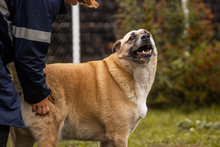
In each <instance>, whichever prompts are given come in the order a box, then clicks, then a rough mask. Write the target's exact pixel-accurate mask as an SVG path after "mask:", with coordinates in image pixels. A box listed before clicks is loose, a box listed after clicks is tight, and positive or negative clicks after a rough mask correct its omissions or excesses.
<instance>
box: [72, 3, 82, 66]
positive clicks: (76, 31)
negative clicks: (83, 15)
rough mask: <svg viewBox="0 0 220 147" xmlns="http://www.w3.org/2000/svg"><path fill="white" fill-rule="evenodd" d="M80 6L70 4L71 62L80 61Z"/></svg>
mask: <svg viewBox="0 0 220 147" xmlns="http://www.w3.org/2000/svg"><path fill="white" fill-rule="evenodd" d="M79 9H80V6H79V4H77V5H76V6H72V44H73V45H72V54H73V63H80V17H79V15H80V14H79V13H80V11H79Z"/></svg>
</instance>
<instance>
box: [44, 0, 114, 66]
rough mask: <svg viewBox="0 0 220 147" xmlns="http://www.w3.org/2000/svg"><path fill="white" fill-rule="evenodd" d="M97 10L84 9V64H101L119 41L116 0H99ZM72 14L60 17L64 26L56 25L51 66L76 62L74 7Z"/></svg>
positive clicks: (53, 29)
mask: <svg viewBox="0 0 220 147" xmlns="http://www.w3.org/2000/svg"><path fill="white" fill-rule="evenodd" d="M97 2H98V3H99V4H100V6H99V7H98V8H97V9H94V8H88V7H85V6H83V5H80V41H81V43H80V45H81V62H86V61H91V60H99V59H103V58H104V57H106V56H108V55H109V54H111V47H112V44H113V43H114V42H115V41H116V37H115V36H116V34H115V19H114V17H113V16H114V14H115V13H116V11H117V9H118V6H117V3H116V2H115V0H97ZM66 7H67V11H68V14H65V15H60V16H58V18H60V19H61V23H58V21H56V22H54V24H53V27H52V38H51V41H52V42H51V46H50V49H49V51H48V56H47V63H55V62H72V27H71V25H72V23H71V5H70V4H68V3H66Z"/></svg>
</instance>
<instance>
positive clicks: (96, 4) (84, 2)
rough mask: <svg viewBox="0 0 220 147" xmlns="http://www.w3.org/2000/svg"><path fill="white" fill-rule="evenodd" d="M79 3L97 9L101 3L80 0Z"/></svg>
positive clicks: (93, 0)
mask: <svg viewBox="0 0 220 147" xmlns="http://www.w3.org/2000/svg"><path fill="white" fill-rule="evenodd" d="M78 2H79V3H80V4H83V5H85V6H87V7H94V8H97V7H98V6H99V3H97V2H96V1H95V0H78Z"/></svg>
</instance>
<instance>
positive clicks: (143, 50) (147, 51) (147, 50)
mask: <svg viewBox="0 0 220 147" xmlns="http://www.w3.org/2000/svg"><path fill="white" fill-rule="evenodd" d="M152 53H153V47H152V45H144V46H142V47H140V48H139V49H138V50H135V51H132V52H131V55H132V57H133V58H136V59H140V58H145V57H151V55H152Z"/></svg>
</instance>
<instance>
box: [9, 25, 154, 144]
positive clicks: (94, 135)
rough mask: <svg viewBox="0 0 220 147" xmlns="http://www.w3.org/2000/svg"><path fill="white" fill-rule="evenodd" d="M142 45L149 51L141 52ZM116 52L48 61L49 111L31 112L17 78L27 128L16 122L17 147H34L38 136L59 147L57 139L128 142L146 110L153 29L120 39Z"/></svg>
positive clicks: (13, 138) (151, 76)
mask: <svg viewBox="0 0 220 147" xmlns="http://www.w3.org/2000/svg"><path fill="white" fill-rule="evenodd" d="M143 46H144V47H143ZM147 47H148V49H149V48H151V50H150V51H149V50H148V49H147ZM140 48H141V49H144V50H145V51H147V52H140V51H139V52H137V50H138V49H140ZM113 51H114V52H115V53H113V54H112V55H110V56H109V57H108V58H105V59H104V60H102V61H93V62H88V63H82V64H72V63H69V64H50V65H47V66H46V68H45V70H44V71H45V73H46V75H47V77H46V81H47V84H48V86H49V87H50V89H51V91H52V93H51V96H52V98H53V99H54V104H53V103H49V104H50V112H49V114H48V115H45V116H39V115H36V113H35V112H32V107H31V105H30V104H28V103H26V102H25V101H24V99H23V94H22V89H21V87H20V85H19V81H18V79H17V77H14V84H15V87H16V90H17V91H18V93H19V95H20V101H21V109H22V116H23V119H24V123H25V126H26V129H21V128H16V127H11V143H12V146H13V147H29V146H32V145H33V144H34V142H35V141H37V143H38V145H39V147H55V146H57V142H58V140H61V139H64V140H66V139H67V140H69V139H74V140H91V141H99V142H100V143H99V145H100V146H101V147H126V146H127V140H128V136H129V133H130V132H131V131H133V130H134V129H135V127H136V126H137V124H138V122H139V120H140V119H141V118H143V117H145V115H146V112H147V107H146V99H147V96H148V93H149V91H150V89H151V86H152V84H153V81H154V77H155V72H156V65H157V49H156V47H155V43H154V41H153V38H152V36H151V35H150V34H149V32H147V31H146V30H144V29H140V30H137V31H131V32H129V33H128V34H126V36H125V37H124V38H123V39H121V40H118V41H117V42H116V43H115V44H114V46H113ZM13 71H14V70H13ZM13 76H16V73H15V71H14V73H13Z"/></svg>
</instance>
